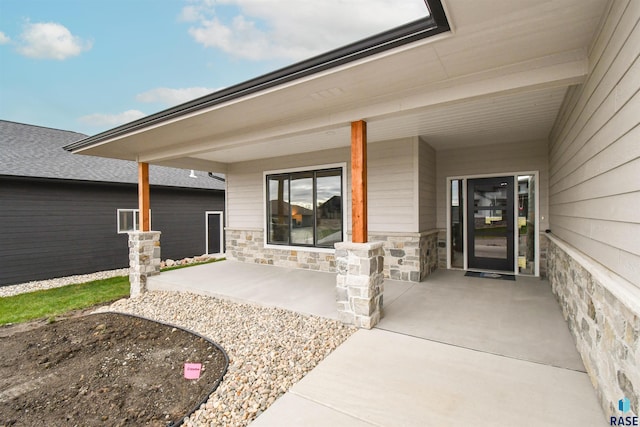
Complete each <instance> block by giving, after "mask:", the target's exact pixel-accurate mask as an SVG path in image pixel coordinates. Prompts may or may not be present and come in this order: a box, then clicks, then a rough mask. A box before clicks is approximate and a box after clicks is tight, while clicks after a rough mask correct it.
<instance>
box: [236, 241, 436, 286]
mask: <svg viewBox="0 0 640 427" xmlns="http://www.w3.org/2000/svg"><path fill="white" fill-rule="evenodd" d="M225 235H226V252H225V254H226V257H227V259H231V260H235V261H241V262H250V263H256V264H269V265H276V266H280V267H289V268H302V269H308V270H316V271H327V272H332V273H333V272H335V271H336V259H335V256H334V254H333V252H321V251H314V249H312V248H310V249H305V248H301V249H291V248H283V249H279V248H274V247H268V248H266V247H264V232H263V231H262V230H260V229H237V228H227V229H225ZM368 239H369V241H370V242H374V241H375V242H382V243H383V250H384V267H383V275H384V277H385V278H389V279H393V280H404V281H411V282H419V281H420V280H422V279H424V278H425V277H426V276H428V275H429V274H430V273H432V272H433V271H434V270H435V269H436V268H438V248H437V241H438V232H437V231H431V232H425V233H386V234H382V233H380V234H375V233H371V234H369V236H368Z"/></svg>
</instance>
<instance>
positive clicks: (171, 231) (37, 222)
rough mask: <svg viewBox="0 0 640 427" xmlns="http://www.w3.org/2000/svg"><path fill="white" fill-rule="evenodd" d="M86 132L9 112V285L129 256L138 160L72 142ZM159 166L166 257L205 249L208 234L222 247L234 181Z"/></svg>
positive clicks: (4, 163)
mask: <svg viewBox="0 0 640 427" xmlns="http://www.w3.org/2000/svg"><path fill="white" fill-rule="evenodd" d="M86 137H87V136H86V135H82V134H79V133H75V132H68V131H63V130H58V129H49V128H44V127H40V126H32V125H27V124H21V123H14V122H9V121H4V120H0V286H4V285H10V284H15V283H21V282H26V281H31V280H40V279H50V278H53V277H61V276H68V275H73V274H83V273H91V272H95V271H101V270H108V269H115V268H121V267H127V266H128V265H129V258H128V254H127V234H126V230H128V229H131V228H133V227H135V226H137V224H136V223H137V221H138V214H137V209H138V191H137V185H136V183H137V179H138V178H137V168H136V164H135V162H129V161H124V160H113V159H103V158H99V157H87V156H74V155H72V154H71V153H69V152H67V151H65V150H64V149H63V148H62V147H63V146H64V145H66V144H69V143H72V142H74V141H78V140H81V139H83V138H86ZM152 171H153V178H152V180H151V184H152V185H151V194H152V195H153V203H152V205H151V217H152V221H153V225H154V226H155V227H159V228H161V229H162V230H163V234H162V237H163V240H162V256H163V258H174V259H180V258H184V257H188V256H189V257H190V256H194V255H201V254H203V253H205V252H206V251H207V244H208V243H209V252H211V253H217V252H221V251H222V249H221V237H222V235H221V224H222V222H221V221H222V212H223V211H224V186H225V184H224V182H223V181H221V180H220V179H213V178H211V177H209V176H208V174H207V173H206V172H194V175H195V176H197V178H190V177H189V176H190V174H191V173H190V171H189V170H183V169H174V168H166V167H154V168H153V169H152ZM207 212H210V214H209V215H207ZM214 212H216V214H214ZM209 226H210V227H209ZM207 233H209V240H210V242H207V241H206V239H207Z"/></svg>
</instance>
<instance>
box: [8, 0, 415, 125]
mask: <svg viewBox="0 0 640 427" xmlns="http://www.w3.org/2000/svg"><path fill="white" fill-rule="evenodd" d="M427 14H428V11H427V8H426V6H425V3H424V0H0V119H2V120H10V121H14V122H19V123H27V124H33V125H38V126H45V127H51V128H56V129H64V130H70V131H75V132H80V133H85V134H88V135H94V134H97V133H100V132H102V131H105V130H108V129H111V128H113V127H116V126H118V125H120V124H124V123H127V122H130V121H133V120H136V119H139V118H141V117H144V116H145V115H148V114H153V113H156V112H158V111H161V110H164V109H166V108H169V107H172V106H174V105H178V104H181V103H183V102H186V101H189V100H191V99H195V98H198V97H200V96H204V95H206V94H209V93H212V92H214V91H216V90H220V89H223V88H225V87H229V86H231V85H234V84H237V83H241V82H243V81H246V80H248V79H250V78H253V77H257V76H260V75H263V74H265V73H268V72H270V71H274V70H276V69H279V68H282V67H284V66H287V65H290V64H293V63H295V62H298V61H301V60H304V59H308V58H310V57H313V56H315V55H318V54H321V53H324V52H327V51H329V50H331V49H334V48H337V47H341V46H344V45H346V44H348V43H351V42H354V41H357V40H360V39H362V38H365V37H368V36H371V35H373V34H377V33H379V32H381V31H385V30H387V29H390V28H394V27H396V26H398V25H402V24H404V23H407V22H411V21H414V20H416V19H420V18H422V17H424V16H426V15H427Z"/></svg>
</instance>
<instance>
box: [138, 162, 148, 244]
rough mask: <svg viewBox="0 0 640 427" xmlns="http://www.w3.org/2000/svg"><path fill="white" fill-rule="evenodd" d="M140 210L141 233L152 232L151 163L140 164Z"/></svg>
mask: <svg viewBox="0 0 640 427" xmlns="http://www.w3.org/2000/svg"><path fill="white" fill-rule="evenodd" d="M138 209H139V211H140V231H150V230H151V227H150V220H149V209H150V205H149V163H143V162H138Z"/></svg>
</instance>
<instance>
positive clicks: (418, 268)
mask: <svg viewBox="0 0 640 427" xmlns="http://www.w3.org/2000/svg"><path fill="white" fill-rule="evenodd" d="M368 238H369V241H370V242H382V244H383V246H382V247H383V249H384V269H383V274H384V277H385V278H387V279H392V280H403V281H409V282H419V281H421V280H422V279H424V278H425V277H427V276H428V275H429V274H431V273H432V272H433V271H434V270H435V269H436V268H437V262H438V261H437V257H438V252H437V247H436V246H437V231H435V230H434V231H429V232H424V233H369V236H368Z"/></svg>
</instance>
